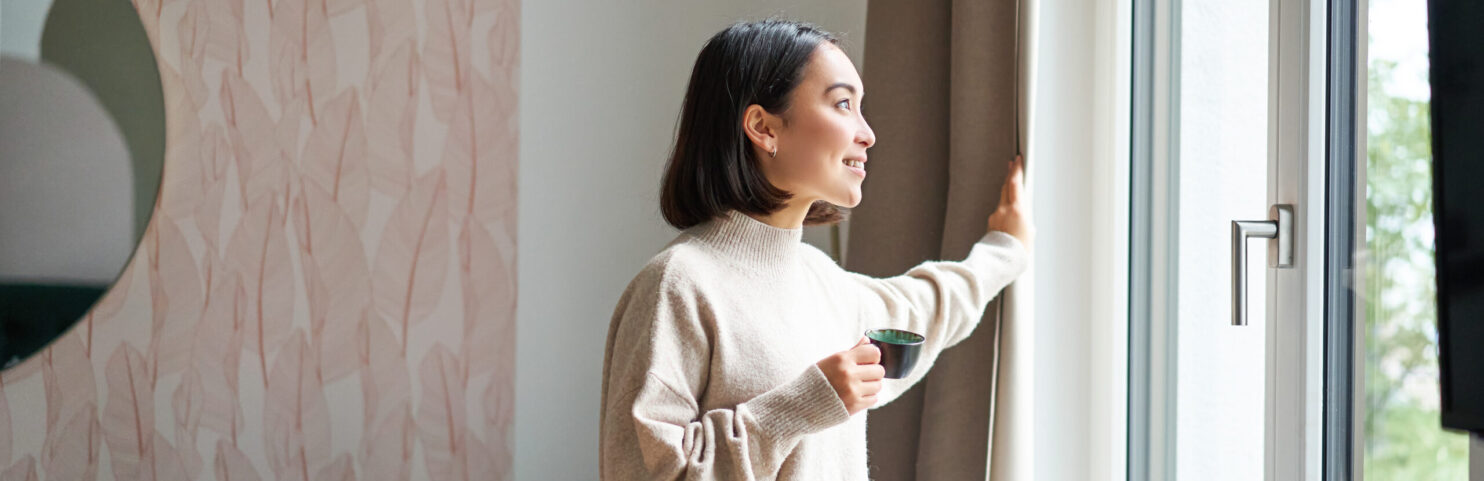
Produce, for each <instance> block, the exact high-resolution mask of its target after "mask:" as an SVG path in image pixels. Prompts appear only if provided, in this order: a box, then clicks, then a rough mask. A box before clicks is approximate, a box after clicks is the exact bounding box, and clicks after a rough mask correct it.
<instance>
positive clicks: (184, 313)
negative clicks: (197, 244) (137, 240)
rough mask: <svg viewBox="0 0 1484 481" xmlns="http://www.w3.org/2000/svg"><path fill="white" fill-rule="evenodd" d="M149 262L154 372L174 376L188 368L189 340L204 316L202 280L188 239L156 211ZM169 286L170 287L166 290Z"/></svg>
mask: <svg viewBox="0 0 1484 481" xmlns="http://www.w3.org/2000/svg"><path fill="white" fill-rule="evenodd" d="M145 243H146V249H147V253H148V262H149V286H150V288H149V294H150V307H151V314H152V315H153V318H154V322H153V323H152V324H151V326H150V341H149V349H148V352H149V353H150V356H151V357H150V359H151V366H152V369H158V370H159V372H161V373H165V374H171V373H175V372H178V371H180V370H181V369H184V368H185V364H186V362H187V361H189V358H188V356H189V354H190V347H191V346H190V344H189V343H184V342H179V340H180V339H187V338H189V337H190V332H191V331H192V329H194V328H195V324H196V321H197V319H199V317H200V315H201V306H202V302H204V301H203V300H202V295H201V277H200V273H199V272H197V271H196V262H195V260H194V259H192V258H191V257H190V256H189V255H182V254H185V253H189V252H190V248H189V247H188V245H187V244H186V240H185V236H184V235H182V234H181V232H180V228H179V227H177V226H176V225H175V221H174V220H172V219H170V218H169V217H167V216H165V215H164V214H163V213H161V212H160V211H159V210H158V209H156V211H155V214H154V216H153V218H152V219H151V222H150V224H149V228H148V230H147V232H145ZM166 286H169V288H168V289H167V288H166Z"/></svg>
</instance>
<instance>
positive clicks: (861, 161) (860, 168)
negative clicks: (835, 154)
mask: <svg viewBox="0 0 1484 481" xmlns="http://www.w3.org/2000/svg"><path fill="white" fill-rule="evenodd" d="M841 162H842V163H844V164H845V168H847V169H850V171H851V172H854V173H855V175H859V176H861V177H865V176H866V159H865V158H864V157H861V158H854V159H845V160H842V161H841Z"/></svg>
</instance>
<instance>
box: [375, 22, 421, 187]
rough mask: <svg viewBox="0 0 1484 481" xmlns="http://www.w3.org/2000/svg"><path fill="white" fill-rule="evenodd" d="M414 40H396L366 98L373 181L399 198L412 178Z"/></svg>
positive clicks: (415, 91) (415, 96) (415, 76)
mask: <svg viewBox="0 0 1484 481" xmlns="http://www.w3.org/2000/svg"><path fill="white" fill-rule="evenodd" d="M373 3H374V2H373ZM398 3H400V2H398ZM409 13H411V12H409ZM413 44H414V43H413V41H411V40H409V41H407V42H405V43H401V44H397V45H396V51H395V52H394V53H392V54H391V56H390V57H388V59H387V60H386V61H385V62H382V63H380V64H379V65H378V66H377V67H375V69H374V70H373V73H372V77H371V79H370V80H369V82H370V88H369V89H368V93H367V96H368V99H367V101H366V140H367V142H368V143H369V144H368V149H367V150H368V153H369V154H370V158H369V159H368V162H369V163H370V169H371V185H372V187H375V188H376V190H378V191H380V192H382V193H385V194H387V195H390V196H393V197H396V198H401V197H402V196H404V195H407V189H408V186H409V183H410V181H411V179H412V178H413V166H412V133H413V127H414V124H413V121H414V120H416V119H417V100H418V79H419V77H420V76H421V75H422V72H421V71H420V70H419V68H420V67H419V65H418V57H417V51H415V50H413Z"/></svg>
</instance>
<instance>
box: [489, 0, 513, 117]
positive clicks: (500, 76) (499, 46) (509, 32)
mask: <svg viewBox="0 0 1484 481" xmlns="http://www.w3.org/2000/svg"><path fill="white" fill-rule="evenodd" d="M487 3H492V4H494V12H495V25H494V27H492V28H490V30H489V40H488V42H489V52H490V77H491V78H492V79H493V80H494V82H495V83H496V84H503V85H508V86H510V89H511V90H512V91H514V90H517V89H518V88H519V87H520V76H519V75H516V72H517V71H516V68H515V67H516V65H518V64H519V62H520V1H519V0H490V2H487ZM509 113H512V114H513V113H515V110H514V109H512V110H510V111H509Z"/></svg>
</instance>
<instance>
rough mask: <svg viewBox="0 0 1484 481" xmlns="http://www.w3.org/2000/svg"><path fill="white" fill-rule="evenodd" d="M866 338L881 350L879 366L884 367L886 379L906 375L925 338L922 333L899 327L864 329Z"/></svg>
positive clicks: (915, 363) (915, 361)
mask: <svg viewBox="0 0 1484 481" xmlns="http://www.w3.org/2000/svg"><path fill="white" fill-rule="evenodd" d="M866 338H867V339H870V341H871V344H872V345H875V346H876V349H880V350H881V367H883V368H886V378H887V379H901V378H904V377H907V374H909V373H911V372H912V367H913V366H916V365H917V356H918V354H921V353H922V343H923V341H926V340H927V338H925V337H922V334H918V333H915V332H911V331H903V330H901V329H871V330H869V331H866Z"/></svg>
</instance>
